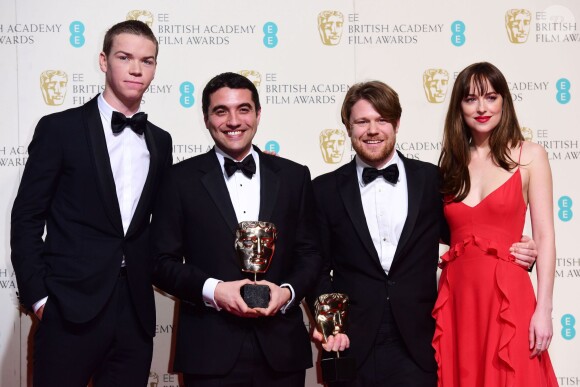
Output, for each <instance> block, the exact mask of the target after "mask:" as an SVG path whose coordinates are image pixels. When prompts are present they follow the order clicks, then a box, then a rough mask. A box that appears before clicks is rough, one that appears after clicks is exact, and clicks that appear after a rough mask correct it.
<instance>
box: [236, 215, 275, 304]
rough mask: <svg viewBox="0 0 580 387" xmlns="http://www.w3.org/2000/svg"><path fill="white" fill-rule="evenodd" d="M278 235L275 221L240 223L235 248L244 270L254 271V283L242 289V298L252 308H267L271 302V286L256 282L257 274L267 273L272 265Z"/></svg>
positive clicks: (247, 271)
mask: <svg viewBox="0 0 580 387" xmlns="http://www.w3.org/2000/svg"><path fill="white" fill-rule="evenodd" d="M277 236H278V231H277V230H276V226H275V225H274V223H270V222H260V221H255V222H254V221H246V222H241V223H240V224H238V228H237V230H236V242H235V248H236V252H237V254H238V258H239V259H240V263H241V264H242V271H243V272H246V273H254V284H253V285H250V284H248V285H244V286H242V289H241V294H242V298H243V299H244V302H245V303H246V304H247V305H248V307H250V308H267V307H268V304H269V303H270V288H269V287H268V286H267V285H257V284H256V283H255V282H256V277H257V274H258V273H261V274H263V273H265V272H266V271H267V270H268V267H270V263H271V262H272V256H273V255H274V248H275V244H276V237H277Z"/></svg>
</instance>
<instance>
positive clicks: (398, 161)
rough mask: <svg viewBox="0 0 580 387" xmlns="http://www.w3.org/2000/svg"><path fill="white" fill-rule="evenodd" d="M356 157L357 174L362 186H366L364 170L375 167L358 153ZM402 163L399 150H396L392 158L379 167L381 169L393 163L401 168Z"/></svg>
mask: <svg viewBox="0 0 580 387" xmlns="http://www.w3.org/2000/svg"><path fill="white" fill-rule="evenodd" d="M354 158H355V162H356V175H357V179H358V183H359V185H360V186H361V187H364V186H365V183H363V180H362V173H363V170H364V169H365V168H374V167H371V166H370V165H368V164H367V163H365V162H364V161H362V160H361V158H360V157H359V156H358V155H356V156H355V157H354ZM401 163H402V161H401V158H400V157H399V154H398V153H397V151H395V152H394V154H393V157H391V159H390V160H389V161H387V162H386V163H385V164H383V165H381V166H380V167H379V168H377V169H379V170H381V169H385V168H386V167H388V166H389V165H392V164H397V166H398V167H399V169H401Z"/></svg>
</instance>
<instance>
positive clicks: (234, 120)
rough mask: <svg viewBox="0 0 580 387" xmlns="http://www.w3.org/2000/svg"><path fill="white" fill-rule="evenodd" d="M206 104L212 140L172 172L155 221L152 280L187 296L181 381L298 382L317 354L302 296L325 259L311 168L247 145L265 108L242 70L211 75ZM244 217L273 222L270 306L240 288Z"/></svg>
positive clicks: (179, 345) (179, 344) (178, 357)
mask: <svg viewBox="0 0 580 387" xmlns="http://www.w3.org/2000/svg"><path fill="white" fill-rule="evenodd" d="M202 109H203V115H204V120H205V125H206V127H207V129H208V130H209V133H210V135H211V137H212V138H213V140H214V142H215V147H214V148H213V149H211V150H210V151H209V152H207V153H205V154H203V155H200V156H197V157H193V158H191V159H189V160H186V161H183V162H181V163H179V164H176V165H174V166H173V167H172V168H171V169H170V171H169V172H168V173H167V176H166V179H165V180H164V183H163V187H162V189H161V193H160V195H159V199H158V201H157V203H156V205H155V209H154V211H153V218H152V235H154V238H153V240H152V246H153V253H154V256H155V261H156V266H155V271H154V283H155V285H156V286H158V287H159V288H161V289H163V290H164V291H166V292H168V293H170V294H172V295H174V296H176V297H178V298H179V299H180V300H181V301H182V302H181V305H180V308H179V322H178V331H177V338H176V346H175V347H176V349H175V362H174V369H175V370H176V371H180V372H182V373H183V374H184V382H185V385H186V386H214V385H226V384H227V385H241V386H273V387H275V386H303V385H304V380H305V369H306V368H309V367H311V366H312V355H311V348H310V343H309V339H308V332H307V331H306V328H305V326H304V322H303V317H302V311H301V309H300V300H301V299H302V298H303V297H304V295H305V294H306V293H307V292H309V291H311V290H312V286H313V285H314V282H315V281H316V279H317V278H318V275H319V269H320V262H321V260H320V255H319V252H318V237H317V228H316V225H315V220H314V216H315V213H314V212H315V210H314V197H313V194H312V186H311V182H310V173H309V171H308V168H307V167H305V166H301V165H298V164H296V163H294V162H291V161H289V160H286V159H283V158H281V157H276V156H272V155H268V154H265V153H263V152H261V151H260V150H259V149H258V148H257V147H255V146H252V139H253V138H254V135H255V134H256V130H257V128H258V124H259V122H260V116H261V108H260V100H259V97H258V91H257V90H256V87H255V86H254V84H253V83H252V82H251V81H250V80H248V79H247V78H245V77H243V76H241V75H238V74H234V73H224V74H220V75H218V76H216V77H214V78H213V79H212V80H210V81H209V83H208V84H207V85H206V87H205V88H204V90H203V95H202ZM242 221H265V222H271V223H274V224H275V226H276V228H277V232H278V239H277V241H276V244H275V253H274V256H273V257H272V262H271V264H270V267H269V268H268V270H267V271H266V273H265V274H263V275H260V276H261V278H262V279H261V280H260V281H258V284H262V285H267V286H268V287H269V288H270V293H271V299H270V302H269V305H268V307H266V308H249V307H248V306H247V304H246V303H245V302H244V300H243V299H242V297H241V296H240V288H241V287H242V286H243V285H245V284H248V283H251V282H252V281H250V280H249V278H252V279H253V276H251V275H248V274H244V273H242V271H241V263H240V262H239V260H238V257H237V256H236V251H235V249H234V241H235V238H236V234H235V233H236V228H237V225H238V223H240V222H242ZM260 276H259V277H258V279H260Z"/></svg>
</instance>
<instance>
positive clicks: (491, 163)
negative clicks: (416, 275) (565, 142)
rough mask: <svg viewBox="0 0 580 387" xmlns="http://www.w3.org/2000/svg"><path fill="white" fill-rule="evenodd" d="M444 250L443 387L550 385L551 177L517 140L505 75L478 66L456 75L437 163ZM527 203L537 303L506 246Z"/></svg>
mask: <svg viewBox="0 0 580 387" xmlns="http://www.w3.org/2000/svg"><path fill="white" fill-rule="evenodd" d="M439 166H440V168H441V172H442V177H443V193H444V195H445V198H446V203H445V209H444V210H445V217H446V219H447V222H448V224H449V228H450V232H451V243H450V250H449V251H448V252H447V253H446V254H445V255H443V256H442V257H441V263H440V267H442V269H443V270H442V273H441V279H440V282H439V296H438V299H437V302H436V305H435V308H434V310H433V316H434V317H435V319H436V332H435V336H434V338H433V346H434V348H435V352H436V359H437V363H438V367H439V368H438V377H439V386H443V387H478V386H481V387H496V386H497V387H500V386H501V387H510V386H511V387H519V386H525V387H534V386H537V387H545V386H548V387H552V386H553V387H557V386H558V384H557V382H556V377H555V375H554V371H553V369H552V365H551V362H550V358H549V355H548V352H547V349H548V347H549V346H550V341H551V339H552V317H551V313H552V293H553V287H554V270H555V261H556V251H555V242H554V239H555V238H554V220H553V215H552V214H553V208H552V206H553V205H552V175H551V171H550V166H549V163H548V157H547V154H546V151H545V150H544V148H543V147H541V146H540V145H538V144H535V143H532V142H528V141H524V138H523V136H522V133H521V130H520V126H519V124H518V121H517V118H516V114H515V110H514V106H513V102H512V98H511V94H510V91H509V88H508V85H507V82H506V80H505V78H504V76H503V75H502V73H501V72H500V71H499V70H498V69H497V68H496V67H495V66H493V65H492V64H490V63H476V64H473V65H471V66H469V67H467V68H465V69H464V70H463V71H462V72H461V73H460V74H459V75H458V77H457V79H456V81H455V85H454V87H453V92H452V95H451V101H450V105H449V110H448V113H447V117H446V121H445V129H444V136H443V150H442V153H441V157H440V158H439ZM528 205H529V208H530V215H531V222H532V232H533V238H534V240H535V241H536V245H537V250H538V258H537V264H536V271H537V291H538V294H537V302H536V298H535V295H534V290H533V287H532V283H531V280H530V276H529V273H528V272H527V271H526V270H525V269H522V267H521V266H519V265H516V264H515V263H514V257H513V255H511V254H510V250H509V248H510V245H511V244H512V243H513V242H515V241H518V240H519V239H520V237H521V235H522V231H523V227H524V222H525V216H526V211H527V207H528Z"/></svg>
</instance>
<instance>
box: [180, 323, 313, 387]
mask: <svg viewBox="0 0 580 387" xmlns="http://www.w3.org/2000/svg"><path fill="white" fill-rule="evenodd" d="M280 350H281V351H283V350H284V348H280ZM217 361H219V360H217ZM305 377H306V370H300V371H296V372H277V371H274V370H273V369H272V368H270V366H269V365H268V361H267V359H266V357H265V356H264V353H263V352H262V349H261V348H260V343H259V342H258V340H257V338H256V336H255V334H254V333H253V332H252V331H249V332H248V333H247V334H246V337H245V339H244V343H243V345H242V350H241V351H240V355H239V357H238V360H237V361H236V364H235V365H234V368H233V369H232V370H231V371H230V372H229V373H227V374H226V375H209V376H208V375H193V374H183V382H184V384H185V386H186V387H217V386H220V387H223V386H228V387H304V383H305Z"/></svg>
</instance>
